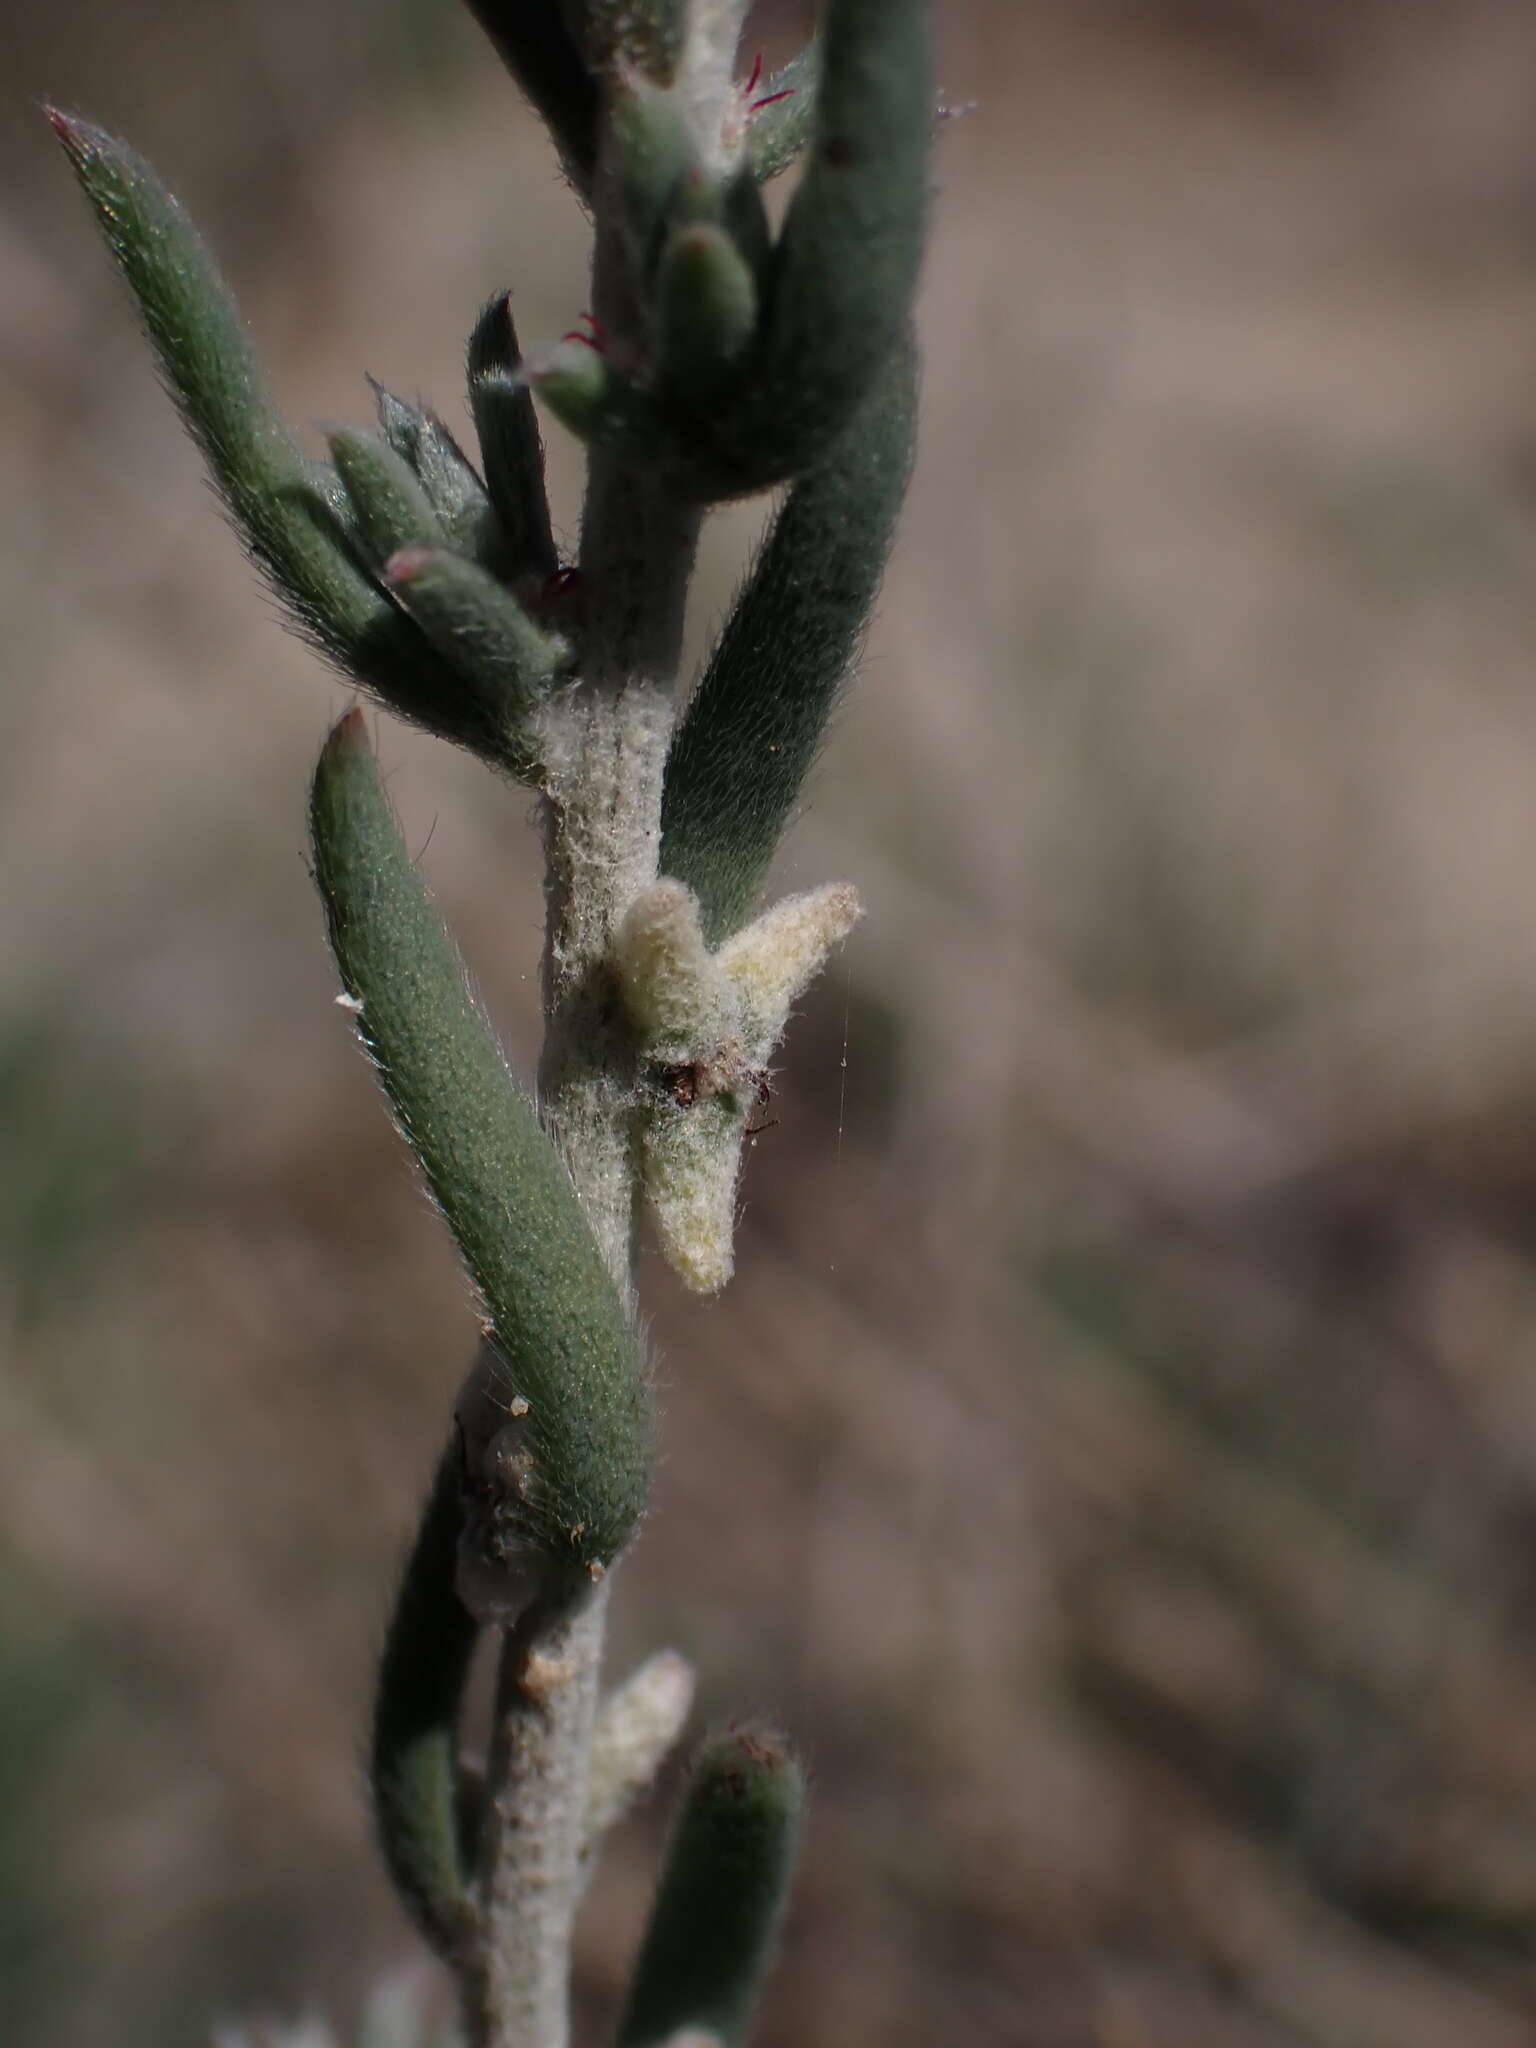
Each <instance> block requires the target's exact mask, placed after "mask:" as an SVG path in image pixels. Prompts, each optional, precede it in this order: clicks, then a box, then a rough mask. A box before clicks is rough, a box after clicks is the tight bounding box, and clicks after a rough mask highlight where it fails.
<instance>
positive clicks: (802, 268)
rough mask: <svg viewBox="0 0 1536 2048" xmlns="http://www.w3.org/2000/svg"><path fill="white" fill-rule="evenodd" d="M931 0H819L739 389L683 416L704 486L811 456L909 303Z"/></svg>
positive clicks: (854, 400) (767, 477) (781, 470)
mask: <svg viewBox="0 0 1536 2048" xmlns="http://www.w3.org/2000/svg"><path fill="white" fill-rule="evenodd" d="M928 18H929V7H928V0H828V5H827V9H826V14H825V19H824V22H823V26H822V36H821V50H822V64H821V79H820V86H819V90H818V91H817V93H816V98H815V108H814V120H813V127H812V140H811V146H810V150H809V154H808V158H807V162H806V166H805V174H804V176H803V177H802V179H801V181H800V185H799V188H798V190H797V191H796V193H795V196H794V199H793V200H792V201H791V203H790V208H789V213H788V215H787V217H786V219H785V223H784V228H783V232H782V233H781V235H780V237H779V243H778V247H777V250H776V252H775V257H774V262H773V266H772V274H771V279H770V282H769V287H768V290H767V292H766V294H765V301H764V307H763V314H762V319H761V322H760V325H759V332H758V339H757V344H756V347H755V348H754V350H753V352H752V355H751V357H750V359H749V360H748V362H747V363H746V364H745V365H744V367H743V371H742V375H741V377H740V379H739V381H738V385H737V391H736V396H735V397H734V399H733V400H732V401H731V402H729V403H716V402H713V401H712V402H711V404H710V405H709V407H708V408H707V409H702V410H701V409H695V410H694V411H692V412H691V413H687V414H682V415H679V416H678V422H677V428H676V431H677V434H678V439H679V444H680V446H681V447H682V448H683V449H684V450H685V451H686V454H687V457H688V459H689V462H690V465H691V470H692V473H693V475H694V477H695V479H696V483H695V487H696V488H697V489H698V490H699V492H700V493H701V495H704V496H707V497H722V496H733V495H739V494H741V493H743V492H746V491H752V490H761V489H764V488H765V487H767V486H768V485H770V484H773V483H776V482H780V481H783V480H785V479H787V478H790V477H793V476H795V475H798V474H799V473H801V472H802V471H804V470H805V469H807V468H809V467H811V466H813V465H814V464H816V463H818V462H820V461H821V460H822V459H823V458H824V456H825V455H826V453H827V451H828V449H829V448H830V446H831V443H832V441H833V440H834V439H835V437H836V436H837V434H838V433H840V432H841V431H842V429H843V428H844V427H845V426H846V425H847V423H848V421H849V420H850V419H851V418H852V416H853V414H854V412H855V411H856V410H857V409H858V407H859V406H860V404H862V402H863V400H864V397H865V395H866V393H867V392H868V391H869V390H870V388H871V386H872V385H873V383H874V381H875V379H876V378H877V377H878V376H879V374H880V371H881V368H882V366H883V365H884V363H885V361H886V359H887V358H888V356H889V355H890V352H891V350H892V349H893V348H894V347H895V345H896V341H897V338H898V336H899V335H900V333H901V331H902V329H903V327H904V326H905V325H906V322H907V320H908V318H909V316H910V312H911V305H912V297H913V292H914V290H915V287H916V283H917V274H918V267H919V263H920V261H921V257H922V246H923V232H924V226H925V220H926V214H927V198H928V155H929V142H930V137H931V133H932V128H933V107H932V88H931V85H930V74H929V57H928Z"/></svg>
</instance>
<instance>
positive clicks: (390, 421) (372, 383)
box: [367, 377, 422, 470]
mask: <svg viewBox="0 0 1536 2048" xmlns="http://www.w3.org/2000/svg"><path fill="white" fill-rule="evenodd" d="M367 382H368V389H369V390H370V391H371V392H372V393H373V404H374V410H375V411H376V412H377V414H378V417H379V432H380V433H381V434H382V435H383V436H384V438H385V440H386V441H387V442H388V443H389V445H390V447H391V448H393V449H394V451H395V453H396V454H397V455H398V456H399V457H400V459H401V460H402V461H403V462H406V463H408V464H409V465H410V467H411V468H412V469H413V470H414V469H415V468H416V459H417V454H418V451H419V450H420V447H421V423H422V413H421V408H420V407H419V406H415V405H408V404H407V403H406V401H405V400H404V399H403V398H399V397H397V396H396V395H395V393H394V392H393V391H390V390H388V389H387V388H386V387H385V386H384V385H383V384H381V383H380V382H379V380H378V378H377V377H370V378H368V380H367Z"/></svg>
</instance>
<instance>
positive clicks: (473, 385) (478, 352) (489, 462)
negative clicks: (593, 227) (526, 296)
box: [469, 292, 559, 580]
mask: <svg viewBox="0 0 1536 2048" xmlns="http://www.w3.org/2000/svg"><path fill="white" fill-rule="evenodd" d="M521 362H522V350H521V348H520V347H519V346H518V340H517V329H516V327H515V326H514V324H513V320H512V298H511V294H510V293H509V292H501V293H499V294H498V295H497V296H496V297H495V298H494V299H492V300H491V302H490V303H489V305H488V306H487V307H486V308H485V310H484V312H483V313H482V314H481V315H480V318H479V319H478V320H477V321H476V322H475V328H474V332H473V333H472V334H471V335H470V338H469V404H470V410H471V412H472V413H473V414H474V420H475V431H476V433H477V434H478V435H479V437H480V458H481V461H482V462H483V463H484V465H485V487H486V489H487V491H488V492H489V493H490V498H491V503H492V505H493V506H494V507H495V509H496V516H497V519H498V520H499V522H500V527H501V539H502V544H503V548H504V558H503V560H502V562H501V563H499V564H498V565H497V566H498V568H499V569H500V572H501V573H502V575H503V576H505V577H506V578H507V579H508V580H511V579H512V578H514V577H518V576H525V575H526V576H537V577H540V578H543V577H545V576H550V575H552V574H553V573H554V571H555V570H556V568H558V566H559V556H558V555H557V553H556V550H555V542H554V536H553V535H552V534H551V532H550V526H549V500H548V497H547V496H546V494H545V489H544V445H543V442H542V441H541V440H540V438H539V421H538V414H537V413H536V412H535V410H534V404H533V399H532V396H531V395H530V393H529V390H528V387H527V385H526V384H523V383H520V382H519V381H518V380H517V376H516V372H517V370H518V367H519V365H520V364H521Z"/></svg>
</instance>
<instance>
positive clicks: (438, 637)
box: [384, 547, 570, 775]
mask: <svg viewBox="0 0 1536 2048" xmlns="http://www.w3.org/2000/svg"><path fill="white" fill-rule="evenodd" d="M384 580H385V582H386V584H387V585H388V586H389V588H390V590H392V591H393V592H394V594H395V596H396V597H397V598H398V599H399V601H400V603H401V604H402V605H403V606H404V607H405V609H406V610H407V611H408V612H409V613H410V615H411V617H412V618H413V619H414V620H415V621H416V623H417V625H418V626H420V628H421V630H422V632H423V633H424V634H425V635H426V637H427V639H428V640H429V641H430V642H431V643H432V645H433V646H434V647H435V648H436V649H437V650H438V652H439V653H440V654H441V655H442V657H443V659H444V660H445V661H447V662H450V663H451V664H452V666H453V668H454V670H455V671H456V673H457V674H458V675H459V677H460V678H461V679H462V681H463V684H464V686H465V687H466V688H467V689H468V690H470V691H471V692H472V693H473V694H474V696H475V698H476V699H477V700H478V701H479V702H480V703H481V704H483V705H484V706H485V708H486V710H487V712H488V714H489V715H490V716H491V717H493V718H494V719H495V720H496V721H497V723H498V724H499V726H500V728H501V730H502V732H503V734H504V735H505V738H504V755H505V758H506V759H507V761H508V763H509V765H511V766H512V767H513V768H514V771H515V772H516V773H519V774H522V775H531V774H535V773H536V772H537V767H538V761H537V750H536V747H535V746H534V743H533V738H532V734H531V731H530V721H531V719H532V716H533V713H534V712H535V711H536V710H537V709H538V707H539V705H540V704H541V703H542V702H543V700H544V698H545V697H546V696H547V695H548V693H549V688H550V685H551V683H552V682H553V681H554V679H555V677H556V676H557V675H559V674H560V672H561V671H562V669H564V668H565V667H566V666H567V665H568V662H569V658H570V655H569V649H568V647H567V645H566V643H565V641H564V640H562V639H560V638H558V637H557V636H556V635H555V634H552V633H546V632H545V631H544V629H543V627H542V626H539V625H536V624H535V623H534V621H533V620H532V619H531V618H530V617H529V616H528V614H527V612H525V611H524V610H523V607H522V606H521V605H520V604H519V603H518V601H517V599H516V598H515V597H514V596H513V595H512V593H511V591H510V590H508V589H507V587H506V585H505V584H503V583H498V582H497V580H496V578H495V577H494V576H492V575H490V574H489V573H488V572H487V571H486V570H484V569H482V568H480V567H479V566H478V564H477V563H474V562H469V561H466V560H465V559H464V557H463V556H462V555H455V554H451V553H450V552H449V551H448V550H447V549H446V548H433V547H409V548H406V549H405V550H403V551H402V552H401V553H400V554H397V555H393V556H391V558H390V560H389V561H388V562H387V563H386V564H385V568H384Z"/></svg>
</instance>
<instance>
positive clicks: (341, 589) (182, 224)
mask: <svg viewBox="0 0 1536 2048" xmlns="http://www.w3.org/2000/svg"><path fill="white" fill-rule="evenodd" d="M49 118H50V119H51V121H52V123H53V126H54V130H55V133H56V134H57V135H58V137H59V140H60V142H61V143H62V144H63V146H64V149H65V152H66V154H67V155H68V157H69V160H70V163H71V164H72V165H73V167H74V171H75V175H76V176H77V178H78V179H79V181H80V185H81V189H82V190H83V191H84V193H85V195H86V198H87V199H88V200H89V201H90V203H91V205H92V207H93V208H94V210H95V213H96V218H97V221H98V223H99V225H100V226H101V229H102V232H103V233H104V235H105V236H106V239H107V243H108V246H109V248H110V249H111V251H112V254H113V255H114V257H115V258H116V259H117V263H118V267H119V268H120V270H121V271H122V273H123V276H124V278H125V279H126V281H127V283H128V286H129V288H130V290H131V291H132V293H133V295H134V298H135V300H136V301H137V303H138V309H139V314H140V317H141V318H142V320H143V323H144V327H145V331H146V333H147V334H148V336H149V339H150V343H151V345H152V347H153V349H154V351H155V355H156V357H157V359H158V361H159V365H160V371H161V374H162V376H163V377H164V379H165V383H166V386H167V388H168V389H169V391H170V394H171V396H172V398H173V399H174V400H175V401H176V404H177V407H178V409H179V410H180V412H181V415H182V418H183V419H184V420H185V422H186V424H187V426H188V428H189V429H190V431H191V433H192V436H193V438H194V439H195V440H196V442H197V444H198V446H199V447H200V448H201V449H202V451H203V454H204V456H205V457H206V459H207V462H208V467H209V469H210V471H211V472H212V475H213V480H214V482H215V484H216V485H217V486H218V490H219V494H220V496H221V497H222V498H223V500H224V502H225V504H226V506H227V507H228V508H229V512H230V516H231V518H232V520H233V522H234V525H235V527H236V530H237V531H238V532H239V534H240V536H241V538H242V539H243V540H244V542H245V544H246V546H247V547H248V548H249V550H250V552H251V554H252V556H253V557H254V558H255V561H256V563H257V565H258V567H259V568H260V569H261V570H262V571H263V573H264V574H265V575H266V577H267V579H268V581H269V582H270V583H271V585H272V587H273V589H274V590H275V591H276V592H277V594H278V596H279V598H280V599H281V600H282V602H283V604H284V606H285V607H286V609H287V610H288V612H289V613H290V615H291V616H292V618H293V620H294V622H295V624H296V625H297V626H298V628H299V631H300V632H301V633H302V634H303V635H304V637H305V638H306V639H307V640H308V641H309V642H310V643H311V644H312V645H313V646H314V647H316V648H317V649H318V650H319V651H320V652H321V653H322V654H323V655H325V656H326V657H327V658H328V659H329V660H331V661H332V662H334V663H335V664H336V665H337V666H338V667H340V668H341V669H343V670H344V671H345V672H346V673H347V674H348V675H349V676H351V677H354V678H355V679H356V680H357V681H358V682H360V683H362V684H363V685H364V686H365V687H366V688H368V689H370V690H372V691H374V692H375V693H376V694H377V695H378V696H379V697H381V698H382V699H383V700H384V702H385V703H386V704H388V705H389V706H390V707H391V709H392V710H395V711H398V712H399V713H400V714H401V716H402V717H404V718H409V719H411V720H413V721H414V722H415V723H417V724H418V725H423V726H425V727H426V728H427V729H428V730H429V731H431V732H435V733H440V734H441V735H442V736H443V737H444V738H445V739H451V740H455V741H457V742H459V743H460V744H461V745H464V746H467V747H470V748H471V749H473V751H475V752H476V753H478V754H481V755H483V756H484V757H486V758H487V759H489V760H492V761H495V762H497V763H498V764H501V765H505V764H506V753H507V741H506V735H505V733H504V731H503V730H502V729H501V727H500V726H499V725H498V724H497V723H496V722H495V720H494V719H493V718H490V717H488V716H487V713H486V709H485V707H484V706H483V705H482V704H480V703H478V702H477V701H476V700H475V699H474V697H473V696H472V695H470V694H468V693H467V692H466V691H465V688H464V686H463V684H462V683H461V681H460V680H459V678H458V676H457V675H456V674H455V673H454V671H453V670H452V669H451V668H450V667H448V666H447V664H445V663H444V662H443V661H442V660H441V658H440V657H439V656H438V655H437V654H436V652H435V651H434V650H433V648H432V646H431V645H430V643H429V642H428V641H427V640H426V639H425V638H424V637H423V635H422V634H421V633H420V632H419V631H418V630H417V628H416V627H415V626H414V625H413V624H412V623H411V621H410V619H409V618H407V617H406V616H405V614H404V613H403V612H402V611H401V610H400V609H399V607H398V606H396V605H394V604H392V603H390V601H389V599H388V598H387V597H385V596H384V595H383V594H382V592H381V591H380V590H379V589H378V588H377V585H376V584H375V582H374V580H373V578H372V577H371V576H370V575H369V573H368V571H367V568H366V566H365V563H364V561H363V559H362V558H361V556H360V555H359V552H358V548H357V536H356V531H355V525H354V524H353V523H352V522H351V513H350V506H349V503H348V500H347V498H346V495H345V492H344V490H343V487H342V485H341V482H340V480H339V479H338V478H337V477H336V476H335V475H334V473H333V472H331V471H330V470H329V469H326V468H324V467H322V466H321V465H319V464H316V463H313V462H311V461H310V460H309V459H308V458H307V457H306V456H305V455H304V454H303V453H302V452H301V451H300V449H299V447H298V445H297V444H296V442H295V441H294V440H293V437H292V435H291V434H290V433H289V431H288V429H287V427H286V426H285V425H284V423H283V421H282V420H281V418H280V417H279V415H278V413H277V411H276V408H275V407H274V405H273V403H272V400H271V398H270V396H269V394H268V391H267V388H266V382H265V380H264V378H263V377H262V374H261V371H260V368H259V366H258V365H257V362H256V359H255V356H254V354H253V352H252V350H251V345H250V342H249V340H248V339H247V336H246V332H245V328H244V325H243V323H242V322H241V319H240V315H239V313H238V312H237V311H236V309H235V306H234V302H233V301H232V299H231V298H230V295H229V292H228V289H227V288H226V286H225V284H224V281H223V279H222V278H221V277H220V276H219V273H218V270H217V269H216V268H215V266H214V263H213V260H212V258H211V257H210V256H209V254H208V252H207V250H206V249H205V248H204V247H203V244H202V242H201V241H200V240H199V239H198V236H197V234H196V232H195V230H194V229H193V227H192V224H191V222H190V221H189V220H188V219H187V217H186V215H185V213H184V212H183V211H182V209H181V208H180V206H178V205H177V203H176V201H175V200H174V199H173V198H172V197H171V195H170V193H169V192H167V191H166V190H165V188H164V186H163V185H161V183H160V182H159V180H158V179H157V178H156V176H155V174H154V172H153V171H152V170H151V169H150V168H149V166H148V165H147V164H146V163H144V162H143V161H142V160H141V159H140V158H139V157H137V156H136V155H135V154H134V152H133V151H132V150H131V149H128V148H127V147H126V146H125V145H124V144H123V143H121V142H118V141H116V140H114V138H113V137H112V136H110V135H107V134H104V133H103V132H102V131H101V130H100V129H99V128H93V127H91V126H90V124H89V123H87V122H85V121H80V120H76V119H74V118H73V117H71V116H68V115H65V114H60V113H57V112H53V113H50V116H49Z"/></svg>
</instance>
